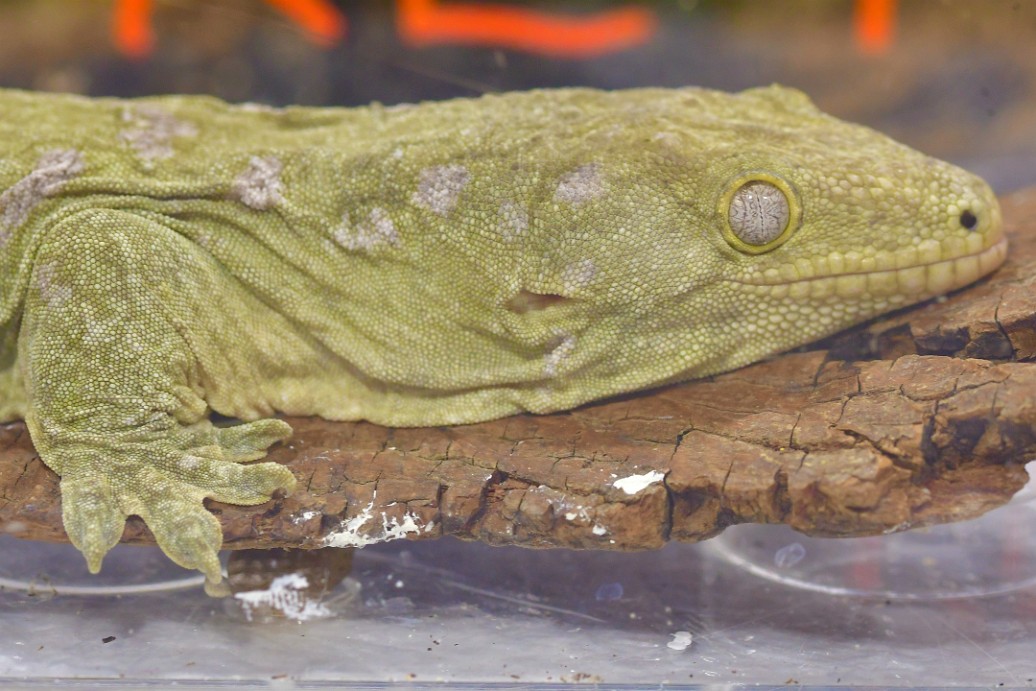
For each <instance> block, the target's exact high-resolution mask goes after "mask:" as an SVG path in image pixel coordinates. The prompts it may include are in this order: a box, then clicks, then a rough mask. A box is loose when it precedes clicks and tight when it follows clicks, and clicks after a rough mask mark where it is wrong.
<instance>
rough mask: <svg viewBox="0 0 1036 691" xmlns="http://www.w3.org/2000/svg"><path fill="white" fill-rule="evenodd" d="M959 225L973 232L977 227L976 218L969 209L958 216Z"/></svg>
mask: <svg viewBox="0 0 1036 691" xmlns="http://www.w3.org/2000/svg"><path fill="white" fill-rule="evenodd" d="M960 224H961V225H962V226H964V227H965V228H967V229H968V230H975V226H977V225H978V217H977V216H975V214H973V213H972V212H971V209H965V210H964V211H962V212H961V214H960Z"/></svg>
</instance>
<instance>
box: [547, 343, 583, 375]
mask: <svg viewBox="0 0 1036 691" xmlns="http://www.w3.org/2000/svg"><path fill="white" fill-rule="evenodd" d="M575 347H576V337H575V336H573V335H572V334H558V335H557V336H556V337H555V338H554V339H553V340H552V341H551V344H550V350H549V351H548V352H547V354H546V356H545V357H544V358H543V374H544V375H545V376H547V377H554V376H557V373H558V367H560V366H561V363H562V362H564V360H565V359H566V358H567V357H568V356H569V355H570V354H571V353H572V350H573V349H574V348H575Z"/></svg>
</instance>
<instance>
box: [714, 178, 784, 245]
mask: <svg viewBox="0 0 1036 691" xmlns="http://www.w3.org/2000/svg"><path fill="white" fill-rule="evenodd" d="M726 189H727V192H726V193H725V194H723V195H722V196H721V197H720V200H719V209H718V211H719V213H720V214H722V216H723V217H724V218H723V219H722V229H723V236H724V237H725V238H726V240H727V242H728V243H729V244H730V246H731V247H733V248H734V249H736V250H737V251H739V252H742V253H744V254H762V253H764V252H769V251H770V250H772V249H775V248H777V247H779V246H780V245H782V244H784V242H785V241H786V240H787V239H788V238H789V237H790V236H791V234H792V233H793V232H794V231H795V229H796V228H798V226H799V223H800V221H801V220H802V207H801V206H800V204H799V201H798V196H797V194H796V192H795V188H794V187H792V186H791V184H789V183H788V182H787V181H786V180H784V179H782V178H780V177H778V176H776V175H772V174H770V173H764V172H758V173H749V174H748V175H744V176H741V177H740V178H737V179H735V180H734V181H733V184H730V185H728V186H727V188H726Z"/></svg>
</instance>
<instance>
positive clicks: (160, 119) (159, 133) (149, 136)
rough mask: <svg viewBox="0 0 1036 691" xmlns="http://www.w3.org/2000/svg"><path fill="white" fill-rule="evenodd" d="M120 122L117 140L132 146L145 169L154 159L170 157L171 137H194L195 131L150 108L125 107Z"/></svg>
mask: <svg viewBox="0 0 1036 691" xmlns="http://www.w3.org/2000/svg"><path fill="white" fill-rule="evenodd" d="M122 121H123V122H125V123H126V129H124V130H123V131H122V132H120V133H119V137H120V138H121V139H122V140H123V141H124V142H126V143H127V144H129V145H130V147H132V149H133V150H134V151H135V152H136V153H137V157H138V158H139V159H140V160H141V161H143V162H144V165H145V167H151V166H152V165H153V164H154V162H155V160H157V159H163V158H169V157H170V156H172V155H173V139H174V138H176V137H194V136H197V134H198V128H197V127H195V126H194V125H193V124H192V123H189V122H184V121H182V120H179V119H177V118H176V117H174V116H173V115H172V114H171V113H169V112H168V111H166V110H164V109H162V108H160V107H158V106H154V105H138V106H132V107H127V108H125V109H124V110H123V111H122Z"/></svg>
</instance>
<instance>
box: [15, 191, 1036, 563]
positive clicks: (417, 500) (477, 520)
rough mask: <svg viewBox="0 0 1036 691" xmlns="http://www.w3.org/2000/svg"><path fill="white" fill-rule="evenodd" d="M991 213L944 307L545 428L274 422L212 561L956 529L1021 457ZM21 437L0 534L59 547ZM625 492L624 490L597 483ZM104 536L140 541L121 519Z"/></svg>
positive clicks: (1013, 349)
mask: <svg viewBox="0 0 1036 691" xmlns="http://www.w3.org/2000/svg"><path fill="white" fill-rule="evenodd" d="M1004 214H1005V219H1006V222H1007V226H1008V232H1009V233H1010V236H1011V242H1012V249H1011V252H1010V257H1009V259H1008V263H1007V265H1006V266H1005V267H1004V268H1003V269H1001V270H1000V271H999V272H998V273H997V274H996V275H995V276H993V277H992V278H991V279H988V280H986V281H984V282H982V283H980V284H979V285H977V286H974V287H972V288H969V289H967V290H965V291H962V292H960V293H958V294H956V295H953V296H950V297H949V298H948V299H946V300H943V301H937V302H931V303H928V304H926V305H923V306H921V307H919V308H916V309H911V310H908V311H904V312H901V313H899V314H895V315H893V316H891V317H888V318H885V319H881V320H878V321H875V322H873V323H871V324H869V325H865V326H863V327H861V328H857V329H855V330H853V331H850V332H848V333H846V334H843V335H840V336H837V337H835V338H832V339H829V340H828V341H826V342H824V343H820V344H816V345H814V346H812V347H810V348H809V349H806V350H804V351H801V352H796V353H791V354H787V355H784V356H781V357H778V358H774V359H772V360H770V361H768V362H764V363H759V364H757V365H754V366H752V367H748V368H745V369H742V370H739V371H737V372H732V373H730V374H726V375H723V376H719V377H715V378H713V379H709V380H704V381H698V382H691V383H688V384H684V385H680V386H672V387H668V388H665V389H662V390H659V391H655V392H651V393H648V394H637V395H630V396H625V397H622V398H620V399H615V400H611V401H607V402H603V403H598V404H595V405H589V406H585V407H583V408H580V409H579V410H575V411H571V412H567V413H560V414H555V415H546V416H532V415H526V416H518V417H513V418H508V419H505V420H496V421H493V422H487V423H484V424H478V425H469V426H464V427H453V428H434V429H396V430H389V429H385V428H381V427H377V426H375V425H370V424H367V423H331V422H326V421H322V420H318V419H314V418H296V419H291V420H289V421H290V422H291V424H292V426H293V427H294V428H295V436H294V437H293V438H292V440H291V441H290V443H288V444H286V445H283V446H280V447H278V448H275V449H274V450H273V452H272V453H271V455H270V460H274V461H278V462H281V463H285V464H287V465H288V466H289V467H290V468H291V469H292V471H293V472H294V473H295V475H296V477H297V478H298V479H299V485H298V487H299V489H297V490H296V492H295V493H294V494H292V495H291V496H289V497H282V498H278V499H276V500H274V501H271V502H268V503H266V504H264V505H261V506H257V507H239V506H228V505H224V504H218V503H211V504H210V507H211V508H212V510H213V511H214V512H215V513H216V515H217V516H218V517H219V519H220V521H221V522H222V524H223V529H224V536H225V544H226V546H227V547H230V548H252V547H263V548H269V547H304V548H313V547H319V546H322V545H323V544H324V542H325V540H327V539H328V537H329V536H332V535H335V534H339V535H340V534H343V532H344V534H346V535H347V536H349V535H351V536H352V537H353V538H355V539H363V538H366V539H368V540H370V541H377V540H380V539H386V538H391V537H397V536H404V535H406V536H408V537H412V538H428V537H438V536H440V535H454V536H457V537H460V538H464V539H471V540H482V541H485V542H488V543H492V544H519V545H526V546H531V547H554V546H557V547H575V548H600V549H623V550H632V549H645V548H654V547H659V546H661V545H662V544H663V543H664V542H666V541H667V540H670V539H672V540H701V539H704V538H707V537H710V536H712V535H715V534H717V533H718V532H720V531H721V530H722V529H723V528H724V527H726V526H728V525H731V524H734V523H742V522H766V523H776V522H783V523H787V524H788V525H790V526H792V527H793V528H795V529H797V530H800V531H802V532H804V533H808V534H811V535H828V536H852V535H869V534H876V533H883V532H889V531H894V530H902V529H905V528H908V527H912V526H919V525H926V524H932V523H941V522H947V521H954V520H963V519H966V518H971V517H974V516H977V515H979V514H981V513H983V512H985V511H987V510H989V509H991V508H994V507H996V506H998V505H1000V504H1002V503H1004V502H1005V501H1007V499H1009V498H1010V497H1011V495H1012V494H1013V493H1014V492H1015V491H1017V490H1018V489H1019V488H1020V487H1021V486H1022V484H1023V483H1024V482H1025V479H1026V477H1027V476H1026V473H1025V471H1024V468H1023V464H1024V462H1025V461H1027V460H1029V459H1030V458H1032V457H1034V456H1036V399H1034V398H1033V395H1032V392H1033V391H1036V363H1034V362H1033V360H1034V359H1036V290H1034V287H1033V283H1034V282H1036V188H1034V189H1030V190H1027V191H1023V192H1021V193H1018V194H1015V195H1012V196H1011V197H1009V198H1007V199H1005V200H1004ZM24 432H25V430H24V426H23V425H22V424H21V423H16V424H12V425H7V426H0V529H2V530H4V531H5V532H7V533H10V534H14V535H18V536H20V537H25V538H32V539H39V540H54V541H61V540H65V535H64V532H63V530H62V528H61V510H60V498H59V494H58V483H57V478H56V476H55V475H54V474H53V473H51V472H50V471H49V470H48V469H46V468H45V467H44V466H43V464H42V463H41V462H40V460H39V458H38V457H37V456H36V455H35V452H34V451H33V448H32V446H31V444H30V440H29V437H28V435H27V434H25V433H24ZM650 473H656V474H655V475H650ZM631 476H641V477H642V480H643V482H642V483H641V486H640V487H633V488H632V490H634V491H630V492H627V489H630V488H629V487H628V486H626V485H623V484H622V483H620V484H619V485H618V486H617V485H616V481H617V480H621V479H623V478H628V477H631ZM652 478H662V479H656V480H655V481H651V479H652ZM350 521H351V523H350ZM123 539H124V541H127V542H132V543H151V542H152V537H151V534H150V533H149V532H148V531H147V529H146V528H145V527H144V525H143V523H142V522H141V521H139V520H138V519H135V518H134V519H131V520H130V521H129V522H128V524H127V527H126V531H125V534H124V536H123Z"/></svg>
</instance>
